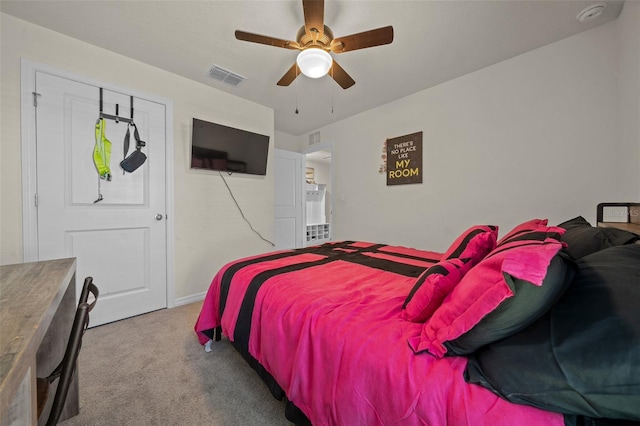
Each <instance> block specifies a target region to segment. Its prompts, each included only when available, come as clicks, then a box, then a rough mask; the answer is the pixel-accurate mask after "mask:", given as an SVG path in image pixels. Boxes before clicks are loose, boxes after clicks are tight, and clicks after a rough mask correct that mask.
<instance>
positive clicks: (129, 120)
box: [100, 87, 133, 124]
mask: <svg viewBox="0 0 640 426" xmlns="http://www.w3.org/2000/svg"><path fill="white" fill-rule="evenodd" d="M129 103H130V106H129V108H130V110H131V118H126V117H120V115H119V113H120V105H119V104H116V114H115V115H112V114H106V113H103V112H102V87H101V88H100V118H106V119H109V120H114V121H115V122H116V123H119V122H121V121H124V122H125V123H130V124H133V96H131V95H130V96H129Z"/></svg>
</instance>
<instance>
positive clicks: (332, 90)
mask: <svg viewBox="0 0 640 426" xmlns="http://www.w3.org/2000/svg"><path fill="white" fill-rule="evenodd" d="M331 79H332V80H333V81H335V79H334V78H333V64H331ZM335 89H336V88H335V86H334V85H333V84H331V114H333V93H334V91H335Z"/></svg>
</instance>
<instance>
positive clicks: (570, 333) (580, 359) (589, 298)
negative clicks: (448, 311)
mask: <svg viewBox="0 0 640 426" xmlns="http://www.w3.org/2000/svg"><path fill="white" fill-rule="evenodd" d="M577 266H578V272H577V274H576V277H575V279H574V281H573V282H572V283H571V285H570V287H569V288H568V289H567V291H566V292H565V294H564V295H563V296H562V297H561V298H560V300H558V302H557V303H556V304H555V305H554V306H553V307H552V308H551V310H550V311H549V312H547V313H546V314H545V315H543V316H542V317H541V318H540V319H539V320H538V321H536V322H535V323H533V324H532V325H530V326H529V327H527V328H526V329H524V330H522V331H521V332H519V333H516V334H514V335H512V336H510V337H507V338H505V339H503V340H501V341H499V342H495V343H492V344H490V345H488V346H485V347H484V348H483V349H481V350H480V351H478V352H477V353H476V354H474V355H472V356H471V357H470V358H469V363H468V365H467V370H466V372H465V378H466V379H467V381H468V382H470V383H475V384H479V385H481V386H484V387H487V388H489V389H491V390H492V391H494V392H495V393H497V394H499V395H501V396H502V397H503V398H505V399H507V400H509V401H511V402H514V403H518V404H526V405H532V406H534V407H538V408H542V409H545V410H549V411H556V412H560V413H566V414H570V415H579V416H588V417H604V418H617V419H626V420H635V421H639V420H640V404H638V395H640V315H639V314H638V312H639V310H638V309H639V308H638V307H640V244H631V245H624V246H618V247H611V248H608V249H604V250H601V251H599V252H597V253H593V254H591V255H589V256H586V257H584V258H583V259H581V260H579V261H578V262H577Z"/></svg>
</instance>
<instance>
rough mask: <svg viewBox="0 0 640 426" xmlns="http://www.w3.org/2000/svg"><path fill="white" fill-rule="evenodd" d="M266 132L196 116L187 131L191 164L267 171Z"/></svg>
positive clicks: (225, 169)
mask: <svg viewBox="0 0 640 426" xmlns="http://www.w3.org/2000/svg"><path fill="white" fill-rule="evenodd" d="M268 153H269V136H265V135H260V134H258V133H252V132H248V131H246V130H241V129H235V128H233V127H227V126H223V125H222V124H216V123H211V122H208V121H204V120H199V119H197V118H194V119H193V129H192V133H191V168H192V169H205V170H217V171H222V172H228V173H246V174H252V175H266V174H267V154H268Z"/></svg>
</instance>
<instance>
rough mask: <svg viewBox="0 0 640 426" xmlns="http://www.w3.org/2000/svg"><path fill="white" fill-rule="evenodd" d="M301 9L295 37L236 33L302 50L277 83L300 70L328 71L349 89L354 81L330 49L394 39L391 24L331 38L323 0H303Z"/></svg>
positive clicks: (246, 38) (313, 73)
mask: <svg viewBox="0 0 640 426" xmlns="http://www.w3.org/2000/svg"><path fill="white" fill-rule="evenodd" d="M302 9H303V11H304V25H303V26H302V27H300V29H299V30H298V34H297V36H296V41H289V40H282V39H278V38H274V37H269V36H264V35H259V34H253V33H248V32H245V31H240V30H237V31H236V33H235V34H236V38H237V39H238V40H242V41H249V42H252V43H260V44H266V45H269V46H275V47H281V48H284V49H291V50H300V51H301V52H300V53H299V54H298V58H297V59H296V63H294V64H293V66H292V67H291V68H289V70H288V71H287V72H286V73H285V74H284V75H283V76H282V78H281V79H280V81H278V86H288V85H290V84H291V83H292V82H293V80H295V79H296V77H297V76H298V75H300V73H301V72H302V73H303V74H305V75H307V76H309V77H312V78H318V77H322V76H324V75H326V74H327V73H328V74H329V75H330V76H331V78H333V79H334V80H335V81H336V83H338V84H339V85H340V86H341V87H342V88H343V89H348V88H349V87H351V86H353V85H354V84H355V83H356V82H355V81H354V80H353V78H351V76H350V75H349V74H347V72H346V71H345V70H344V69H343V68H342V67H341V66H340V65H338V63H337V62H336V61H335V60H334V59H333V58H332V57H331V55H329V52H333V53H344V52H349V51H352V50H359V49H365V48H367V47H374V46H381V45H383V44H389V43H391V42H392V41H393V27H392V26H387V27H383V28H377V29H375V30H369V31H364V32H361V33H357V34H352V35H348V36H345V37H338V38H334V37H333V32H332V31H331V29H330V28H329V27H327V26H326V25H324V0H302Z"/></svg>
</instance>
